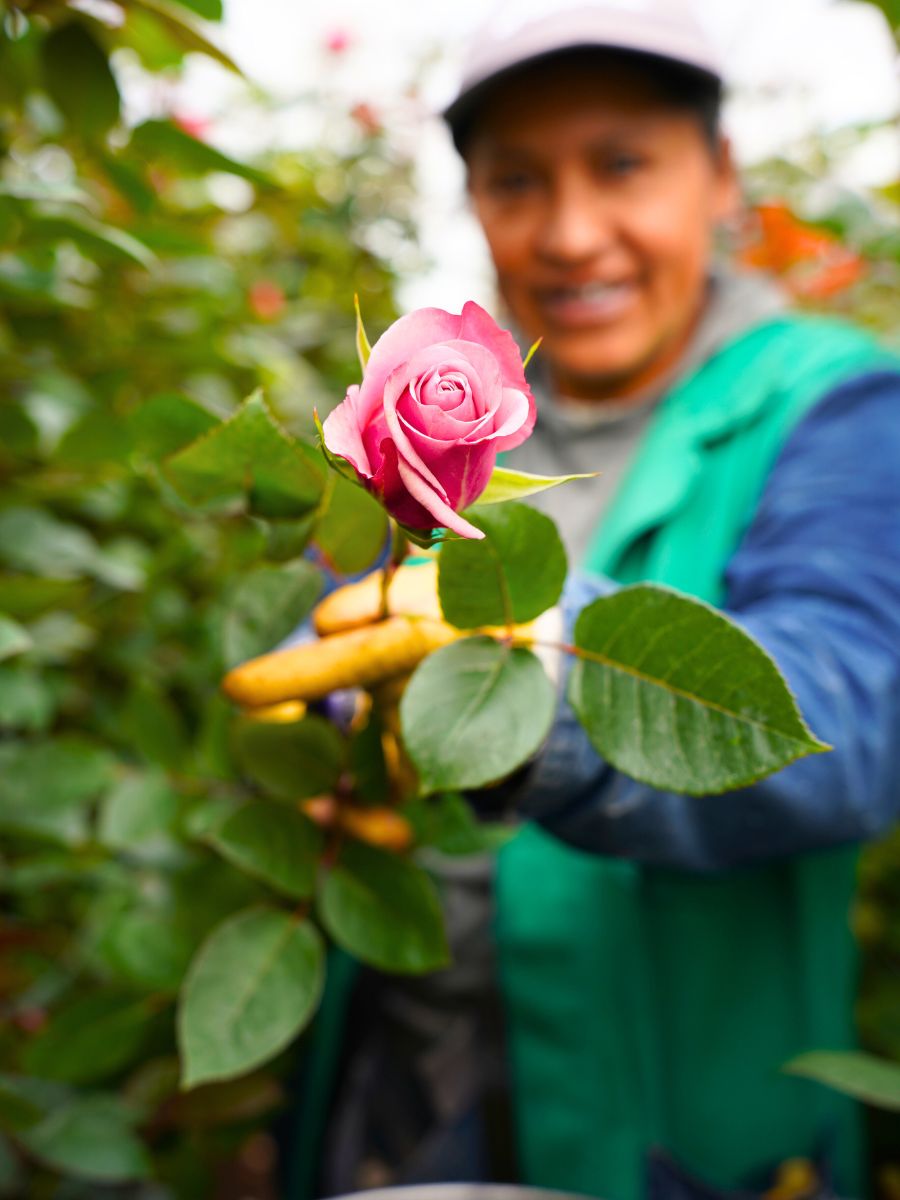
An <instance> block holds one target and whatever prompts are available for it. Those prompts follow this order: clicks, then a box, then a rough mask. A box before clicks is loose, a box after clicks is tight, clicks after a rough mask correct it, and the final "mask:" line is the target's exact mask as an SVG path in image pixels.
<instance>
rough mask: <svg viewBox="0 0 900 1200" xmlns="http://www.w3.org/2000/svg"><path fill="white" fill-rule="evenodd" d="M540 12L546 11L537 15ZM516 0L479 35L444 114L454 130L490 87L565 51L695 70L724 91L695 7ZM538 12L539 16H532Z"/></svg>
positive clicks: (683, 2) (668, 1) (677, 2)
mask: <svg viewBox="0 0 900 1200" xmlns="http://www.w3.org/2000/svg"><path fill="white" fill-rule="evenodd" d="M535 7H539V9H540V10H541V11H539V12H538V13H535V12H534V9H535ZM547 9H548V0H538V4H537V5H536V4H535V3H534V2H533V0H532V3H528V0H515V3H514V5H513V4H509V3H508V4H507V5H506V6H504V7H501V8H500V9H498V10H496V12H495V13H494V15H493V16H492V17H491V18H490V19H489V20H488V21H487V22H486V23H485V24H484V25H483V26H482V27H481V28H480V29H479V30H478V31H477V33H476V34H475V35H474V36H473V38H472V41H471V45H470V46H469V53H468V55H467V57H466V68H465V71H464V74H463V78H462V81H461V83H460V85H459V89H458V91H457V94H456V97H455V99H454V100H453V101H452V103H451V104H449V105H448V107H447V108H446V109H445V110H444V117H445V119H446V120H447V122H448V123H449V124H450V125H451V127H453V126H456V125H457V124H458V123H459V122H460V121H461V120H462V119H463V118H464V117H465V116H466V115H467V114H468V113H469V112H470V111H471V110H472V109H473V108H474V106H475V104H476V103H477V100H478V98H479V97H480V94H481V92H482V91H483V89H485V88H486V86H487V85H488V84H489V83H492V82H493V81H494V80H495V79H497V78H498V77H500V76H502V75H504V74H505V73H506V72H507V71H511V70H513V69H514V68H516V67H520V66H522V65H523V64H525V63H528V62H534V61H536V60H538V59H542V58H546V57H548V56H550V55H553V54H558V53H559V52H560V51H564V50H576V49H588V48H592V47H593V48H598V49H600V48H602V49H608V50H627V51H631V52H633V53H637V54H647V55H650V56H653V57H655V58H662V59H667V60H668V61H669V62H675V63H679V64H680V65H682V66H685V67H689V68H692V69H694V70H696V71H698V72H700V73H701V74H703V75H706V76H708V77H709V78H710V81H711V82H714V83H718V84H721V82H722V77H723V70H722V64H721V62H720V60H719V55H718V53H717V50H716V47H715V46H714V45H713V43H712V42H711V40H710V38H709V37H708V35H707V33H706V31H705V30H704V28H703V27H702V25H701V24H700V22H699V21H698V19H697V17H696V15H695V13H694V11H693V9H692V8H691V7H689V4H688V3H687V0H597V2H596V3H592V4H581V5H577V6H573V5H572V3H571V0H569V3H562V4H560V3H557V4H556V5H555V6H553V7H552V9H551V11H547ZM529 10H531V11H529Z"/></svg>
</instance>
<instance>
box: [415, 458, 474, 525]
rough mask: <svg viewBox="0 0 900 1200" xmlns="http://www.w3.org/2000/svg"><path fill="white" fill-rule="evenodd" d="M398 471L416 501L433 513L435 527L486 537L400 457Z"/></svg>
mask: <svg viewBox="0 0 900 1200" xmlns="http://www.w3.org/2000/svg"><path fill="white" fill-rule="evenodd" d="M397 469H398V471H399V472H400V479H401V480H402V482H403V484H404V486H405V487H406V490H407V491H408V492H409V494H410V495H411V496H412V497H413V499H414V500H417V501H418V502H419V504H421V505H422V507H423V508H425V509H427V510H428V512H430V513H431V515H432V516H433V517H434V523H435V525H442V526H443V527H444V528H445V529H452V530H453V532H454V533H458V534H460V536H461V537H467V538H483V537H484V533H483V532H482V531H481V530H480V529H476V528H475V526H474V525H471V524H470V523H469V522H468V521H467V520H466V519H465V517H461V516H460V515H459V513H457V512H454V511H453V509H452V508H451V507H450V505H449V504H447V503H445V502H444V501H443V500H442V499H441V497H440V496H439V495H438V494H437V493H436V492H434V491H433V490H432V489H431V488H430V487H429V486H428V484H427V483H426V481H425V480H424V479H423V478H422V477H421V475H419V474H418V472H417V471H414V470H413V468H412V467H411V466H410V465H409V463H407V462H404V461H403V459H402V458H400V457H398V459H397Z"/></svg>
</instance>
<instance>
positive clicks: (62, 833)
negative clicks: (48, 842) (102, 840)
mask: <svg viewBox="0 0 900 1200" xmlns="http://www.w3.org/2000/svg"><path fill="white" fill-rule="evenodd" d="M112 767H113V760H112V758H111V757H110V755H109V754H107V752H106V751H104V750H101V749H99V748H98V747H95V746H93V745H91V744H90V743H88V742H84V741H82V740H80V739H78V738H74V737H72V738H57V739H55V740H53V741H49V740H41V741H35V742H8V743H5V744H3V745H0V829H5V830H8V831H10V832H16V833H31V834H35V835H37V836H43V837H49V838H52V839H53V840H55V841H59V842H63V843H77V842H80V841H82V840H84V838H85V837H86V835H87V812H86V805H87V804H88V803H89V802H90V801H91V800H92V799H94V797H95V796H96V795H97V794H98V793H99V792H100V791H101V790H102V789H103V788H104V787H106V786H107V785H108V783H109V782H110V781H111V779H112Z"/></svg>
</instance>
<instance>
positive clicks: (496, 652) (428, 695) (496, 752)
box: [400, 637, 556, 792]
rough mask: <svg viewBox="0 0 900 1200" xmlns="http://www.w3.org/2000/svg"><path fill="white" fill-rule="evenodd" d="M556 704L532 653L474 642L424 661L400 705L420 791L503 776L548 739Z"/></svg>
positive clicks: (480, 783) (471, 785)
mask: <svg viewBox="0 0 900 1200" xmlns="http://www.w3.org/2000/svg"><path fill="white" fill-rule="evenodd" d="M555 706H556V697H555V695H554V691H553V687H552V685H551V683H550V680H549V679H548V678H547V676H546V675H545V673H544V668H543V667H542V666H541V664H540V662H538V660H537V659H536V658H535V656H534V655H533V654H532V653H531V651H530V650H523V649H521V648H513V647H512V646H509V645H504V644H502V643H500V642H496V641H494V640H493V639H492V638H488V637H475V638H464V639H463V640H462V641H459V642H453V643H451V644H450V645H449V646H444V647H442V648H441V649H440V650H438V651H437V652H436V653H434V654H431V655H429V656H428V658H426V659H425V660H424V662H422V663H420V665H419V666H418V668H417V669H416V672H415V674H414V675H413V677H412V679H411V680H410V682H409V686H408V687H407V689H406V691H405V692H404V694H403V700H402V701H401V704H400V720H401V725H402V729H403V742H404V744H405V746H406V749H407V752H408V753H409V756H410V758H411V759H412V761H413V763H414V764H415V767H416V770H417V771H418V773H419V779H420V781H421V785H422V791H423V792H436V791H443V790H445V789H454V788H475V787H482V786H483V785H484V784H486V783H494V782H495V781H497V780H499V779H502V778H503V777H504V776H506V775H509V774H510V773H511V772H512V771H514V770H515V769H516V768H517V767H519V766H521V765H522V763H524V762H525V761H527V759H528V758H529V757H530V756H531V755H532V754H534V753H535V751H536V750H537V749H538V747H539V746H540V744H541V742H542V741H543V740H544V738H545V737H546V736H547V734H548V732H549V730H550V725H551V722H552V721H553V713H554V709H555Z"/></svg>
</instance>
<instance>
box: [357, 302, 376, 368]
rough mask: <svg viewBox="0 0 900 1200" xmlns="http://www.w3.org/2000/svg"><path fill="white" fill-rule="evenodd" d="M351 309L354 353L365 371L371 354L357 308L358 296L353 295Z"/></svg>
mask: <svg viewBox="0 0 900 1200" xmlns="http://www.w3.org/2000/svg"><path fill="white" fill-rule="evenodd" d="M353 307H354V309H355V310H356V353H357V355H358V357H359V365H360V366H361V367H362V369H363V370H364V371H365V369H366V364H367V363H368V361H369V356H370V355H371V353H372V345H371V343H370V341H369V336H368V334H367V333H366V327H365V325H363V319H362V312H361V311H360V307H359V296H358V295H356V294H355V293H354V296H353Z"/></svg>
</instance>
